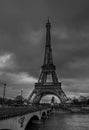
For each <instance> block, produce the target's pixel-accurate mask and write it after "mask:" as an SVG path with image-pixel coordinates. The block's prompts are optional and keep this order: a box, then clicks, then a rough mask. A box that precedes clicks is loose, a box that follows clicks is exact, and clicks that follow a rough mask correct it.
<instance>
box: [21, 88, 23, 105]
mask: <svg viewBox="0 0 89 130" xmlns="http://www.w3.org/2000/svg"><path fill="white" fill-rule="evenodd" d="M21 103H22V104H23V90H21Z"/></svg>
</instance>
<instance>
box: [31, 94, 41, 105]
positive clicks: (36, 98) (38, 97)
mask: <svg viewBox="0 0 89 130" xmlns="http://www.w3.org/2000/svg"><path fill="white" fill-rule="evenodd" d="M41 98H42V94H37V95H36V96H35V98H34V99H33V103H40V100H41Z"/></svg>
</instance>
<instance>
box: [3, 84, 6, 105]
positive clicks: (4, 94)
mask: <svg viewBox="0 0 89 130" xmlns="http://www.w3.org/2000/svg"><path fill="white" fill-rule="evenodd" d="M5 96H6V83H4V90H3V104H4V102H5Z"/></svg>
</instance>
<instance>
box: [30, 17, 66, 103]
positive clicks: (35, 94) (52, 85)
mask: <svg viewBox="0 0 89 130" xmlns="http://www.w3.org/2000/svg"><path fill="white" fill-rule="evenodd" d="M50 28H51V23H50V22H49V19H48V21H47V23H46V44H45V56H44V63H43V66H42V71H41V74H40V77H39V80H38V82H37V83H35V88H34V90H33V91H32V93H31V95H30V96H29V101H30V102H32V103H39V102H40V100H41V98H42V97H43V96H46V95H48V94H53V95H55V96H57V97H58V98H59V99H60V101H61V102H62V103H64V102H65V101H66V100H67V96H66V95H65V93H64V91H63V90H62V88H61V82H59V81H58V78H57V74H56V72H55V70H56V67H55V65H54V64H53V58H52V48H51V35H50ZM49 76H50V77H51V81H50V80H49V79H48V77H49ZM47 80H48V81H47Z"/></svg>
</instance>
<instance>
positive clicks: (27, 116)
mask: <svg viewBox="0 0 89 130" xmlns="http://www.w3.org/2000/svg"><path fill="white" fill-rule="evenodd" d="M50 112H51V107H48V106H35V107H33V106H23V107H10V108H9V107H8V108H0V130H27V128H28V126H29V125H30V123H31V122H33V121H36V120H41V119H42V118H47V117H48V115H49V114H50Z"/></svg>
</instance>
